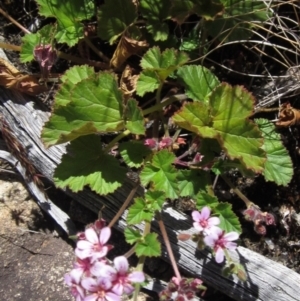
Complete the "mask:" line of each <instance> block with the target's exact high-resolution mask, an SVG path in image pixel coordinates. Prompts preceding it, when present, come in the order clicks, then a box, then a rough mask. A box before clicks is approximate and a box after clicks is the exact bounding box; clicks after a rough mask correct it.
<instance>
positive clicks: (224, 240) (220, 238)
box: [204, 227, 239, 263]
mask: <svg viewBox="0 0 300 301" xmlns="http://www.w3.org/2000/svg"><path fill="white" fill-rule="evenodd" d="M238 238H239V234H238V233H237V232H229V233H227V234H225V231H223V230H222V229H220V228H218V227H214V228H213V229H212V231H211V233H210V234H209V235H208V236H206V237H204V242H205V244H206V245H207V246H208V247H211V248H212V249H213V250H214V252H215V258H216V262H217V263H221V262H223V261H224V249H228V250H235V249H236V247H237V244H236V243H235V242H232V241H233V240H236V239H238Z"/></svg>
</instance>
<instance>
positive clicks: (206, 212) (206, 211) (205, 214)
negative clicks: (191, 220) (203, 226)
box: [201, 206, 210, 220]
mask: <svg viewBox="0 0 300 301" xmlns="http://www.w3.org/2000/svg"><path fill="white" fill-rule="evenodd" d="M209 217H210V209H209V208H208V207H207V206H205V207H203V208H202V210H201V219H202V220H203V219H204V220H207V219H208V218H209Z"/></svg>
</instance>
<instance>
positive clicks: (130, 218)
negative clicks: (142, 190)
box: [126, 197, 154, 225]
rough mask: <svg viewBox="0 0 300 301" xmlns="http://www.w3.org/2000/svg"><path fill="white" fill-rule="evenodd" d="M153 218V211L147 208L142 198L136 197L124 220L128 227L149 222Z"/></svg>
mask: <svg viewBox="0 0 300 301" xmlns="http://www.w3.org/2000/svg"><path fill="white" fill-rule="evenodd" d="M153 217H154V211H152V210H151V208H148V206H147V205H146V203H145V201H144V199H143V198H141V197H138V198H135V199H134V204H132V205H131V206H130V208H129V211H128V215H127V218H126V220H127V223H128V225H133V224H139V223H141V222H143V221H147V222H151V220H152V218H153Z"/></svg>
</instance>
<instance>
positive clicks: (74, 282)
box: [64, 270, 84, 301]
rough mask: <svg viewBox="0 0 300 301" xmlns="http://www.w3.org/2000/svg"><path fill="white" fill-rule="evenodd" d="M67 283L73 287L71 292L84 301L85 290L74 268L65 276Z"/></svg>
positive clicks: (77, 300)
mask: <svg viewBox="0 0 300 301" xmlns="http://www.w3.org/2000/svg"><path fill="white" fill-rule="evenodd" d="M64 278H65V283H66V284H67V285H68V286H70V287H71V294H72V295H73V296H74V297H75V299H76V301H82V300H83V298H84V290H83V288H82V286H81V285H80V277H79V278H78V273H76V271H75V272H74V270H72V271H71V272H70V273H69V274H66V275H65V276H64Z"/></svg>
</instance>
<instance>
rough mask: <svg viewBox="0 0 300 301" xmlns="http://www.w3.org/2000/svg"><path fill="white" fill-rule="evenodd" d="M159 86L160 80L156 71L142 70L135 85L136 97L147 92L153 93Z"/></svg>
mask: <svg viewBox="0 0 300 301" xmlns="http://www.w3.org/2000/svg"><path fill="white" fill-rule="evenodd" d="M159 84H160V79H159V77H158V75H157V72H156V71H153V70H144V71H142V72H141V74H140V76H139V78H138V81H137V85H136V93H137V95H138V96H144V95H145V94H146V93H147V92H153V91H155V90H156V89H157V88H158V87H159Z"/></svg>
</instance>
